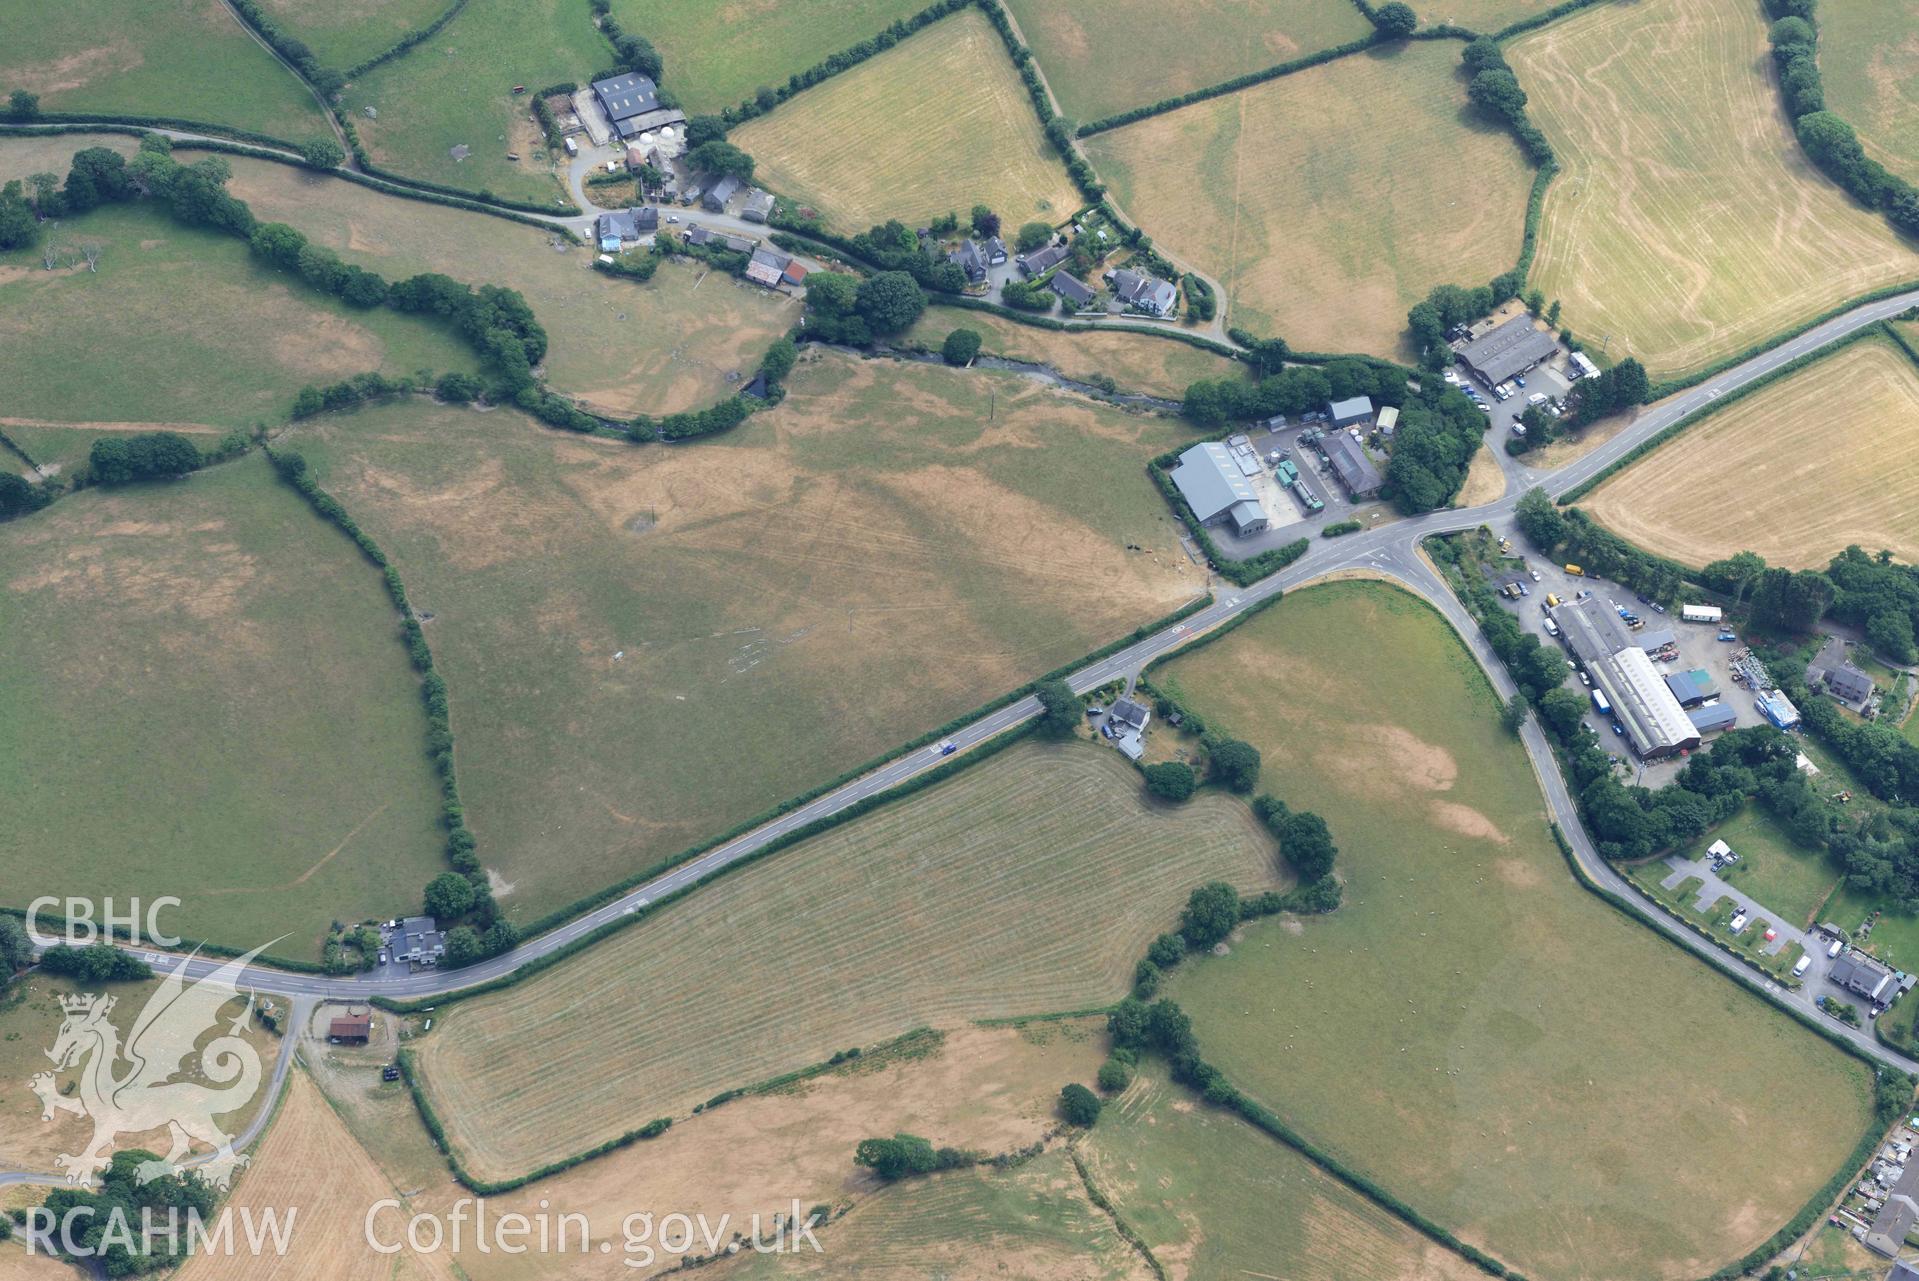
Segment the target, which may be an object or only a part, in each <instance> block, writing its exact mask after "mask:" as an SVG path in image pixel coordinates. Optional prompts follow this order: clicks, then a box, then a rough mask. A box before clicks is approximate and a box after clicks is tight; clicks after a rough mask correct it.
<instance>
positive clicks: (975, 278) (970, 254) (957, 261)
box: [946, 240, 986, 285]
mask: <svg viewBox="0 0 1919 1281" xmlns="http://www.w3.org/2000/svg"><path fill="white" fill-rule="evenodd" d="M946 261H948V262H950V263H952V264H953V265H954V266H955V267H958V268H959V269H960V270H961V271H963V272H965V273H966V279H967V281H968V283H970V284H975V285H977V284H979V283H981V282H982V281H984V280H985V279H986V257H985V255H983V254H981V253H980V251H979V246H978V245H976V244H974V243H973V242H972V241H970V240H962V241H960V246H959V248H958V249H955V250H954V251H953V252H952V253H950V254H947V255H946Z"/></svg>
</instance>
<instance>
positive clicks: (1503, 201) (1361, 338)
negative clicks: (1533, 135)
mask: <svg viewBox="0 0 1919 1281" xmlns="http://www.w3.org/2000/svg"><path fill="white" fill-rule="evenodd" d="M1458 64H1459V52H1458V46H1457V45H1456V44H1454V43H1452V42H1450V41H1416V42H1413V43H1411V44H1404V45H1397V46H1390V47H1384V48H1380V49H1376V50H1372V51H1369V52H1367V53H1364V54H1360V55H1357V56H1354V57H1350V58H1342V59H1340V60H1339V61H1337V62H1333V63H1329V64H1327V65H1325V66H1320V67H1314V68H1311V69H1310V70H1306V71H1301V72H1298V73H1296V74H1294V75H1290V76H1286V77H1284V78H1282V79H1279V80H1274V81H1269V82H1267V83H1266V84H1263V85H1258V86H1255V87H1254V88H1251V89H1246V90H1243V91H1241V92H1239V93H1235V94H1229V95H1227V96H1226V97H1223V98H1214V99H1211V100H1209V101H1206V102H1201V103H1195V104H1194V105H1192V106H1190V107H1183V108H1181V109H1180V110H1178V111H1172V112H1168V113H1166V114H1165V115H1161V116H1154V117H1152V118H1150V119H1147V120H1142V121H1140V122H1139V123H1137V124H1132V125H1128V126H1126V127H1125V128H1123V129H1115V130H1113V131H1111V132H1109V133H1103V134H1098V135H1096V136H1095V137H1092V138H1089V139H1087V141H1086V143H1085V148H1086V152H1087V156H1088V157H1089V159H1091V161H1092V162H1093V164H1094V166H1095V167H1096V168H1098V169H1099V171H1100V173H1101V175H1102V176H1103V177H1105V179H1106V180H1107V181H1108V182H1109V183H1110V184H1111V186H1112V188H1113V191H1114V193H1115V195H1116V196H1117V197H1118V199H1119V201H1120V203H1121V205H1122V206H1123V207H1124V208H1125V210H1126V212H1127V213H1128V214H1129V215H1130V216H1132V217H1133V218H1134V219H1136V220H1137V221H1138V222H1139V224H1140V225H1141V226H1142V227H1144V228H1146V230H1148V231H1149V232H1151V233H1152V235H1153V237H1154V239H1155V240H1156V241H1157V242H1158V243H1159V244H1161V245H1162V246H1164V247H1165V248H1167V249H1169V250H1171V251H1172V252H1173V253H1175V254H1176V255H1178V256H1180V257H1182V258H1184V259H1187V260H1188V261H1191V262H1194V263H1197V264H1198V265H1199V266H1201V267H1202V268H1204V269H1205V270H1207V271H1208V272H1209V273H1210V274H1211V275H1213V276H1214V277H1215V278H1216V279H1218V280H1219V281H1220V283H1221V284H1222V285H1223V286H1224V288H1225V290H1226V295H1227V298H1226V301H1227V303H1228V314H1229V318H1233V319H1234V320H1235V323H1237V324H1241V325H1245V326H1248V327H1250V328H1252V329H1254V330H1256V331H1259V332H1264V333H1277V334H1280V335H1283V336H1284V337H1285V338H1286V339H1287V341H1289V342H1290V343H1292V344H1293V345H1294V346H1295V347H1298V348H1300V349H1302V350H1312V351H1365V352H1371V353H1373V354H1375V355H1380V356H1394V357H1397V356H1400V355H1402V354H1404V353H1402V352H1401V350H1400V344H1401V342H1402V334H1401V331H1402V330H1403V329H1404V327H1405V323H1406V310H1407V308H1408V307H1410V306H1412V304H1413V303H1415V302H1417V301H1419V300H1420V299H1421V298H1423V297H1425V295H1426V293H1427V291H1428V290H1430V289H1431V288H1432V287H1433V286H1434V285H1437V284H1442V283H1445V282H1449V281H1450V282H1459V281H1477V280H1487V279H1490V278H1491V277H1493V276H1495V275H1497V274H1499V273H1500V272H1502V271H1506V270H1508V269H1510V268H1511V267H1512V265H1513V262H1514V261H1515V260H1516V259H1517V258H1518V256H1519V244H1520V238H1521V232H1522V230H1523V226H1522V224H1523V220H1524V214H1525V207H1526V192H1527V189H1528V186H1529V184H1530V183H1531V180H1532V175H1531V170H1530V169H1529V168H1528V167H1527V165H1526V162H1525V159H1524V157H1523V156H1521V155H1520V153H1519V149H1518V148H1517V147H1516V146H1514V145H1513V141H1512V139H1511V138H1510V137H1509V136H1507V134H1506V133H1505V132H1504V131H1503V130H1500V129H1496V128H1493V127H1491V126H1488V125H1485V124H1483V123H1481V122H1479V121H1477V120H1476V119H1474V118H1472V117H1470V116H1469V115H1468V113H1467V105H1466V95H1465V91H1464V89H1463V88H1462V87H1461V84H1460V82H1459V79H1458V76H1457V75H1456V69H1457V67H1458ZM1388 120H1389V121H1392V122H1393V127H1392V128H1390V129H1388V128H1382V127H1381V126H1380V122H1381V121H1388Z"/></svg>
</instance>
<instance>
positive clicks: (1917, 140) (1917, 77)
mask: <svg viewBox="0 0 1919 1281" xmlns="http://www.w3.org/2000/svg"><path fill="white" fill-rule="evenodd" d="M1819 78H1820V79H1821V80H1822V81H1823V82H1824V84H1825V87H1826V106H1827V109H1828V110H1831V111H1834V112H1836V113H1838V114H1839V116H1841V117H1842V118H1843V119H1844V120H1845V121H1846V123H1847V124H1850V125H1851V126H1852V127H1853V128H1854V129H1855V130H1857V131H1858V134H1859V141H1860V142H1862V143H1864V144H1865V147H1866V151H1867V153H1868V154H1869V155H1871V156H1872V157H1873V158H1874V159H1875V160H1878V161H1879V162H1880V163H1882V164H1884V165H1885V166H1886V167H1887V168H1889V169H1891V170H1892V171H1893V172H1894V173H1896V174H1899V175H1900V176H1901V177H1904V178H1907V179H1912V178H1914V177H1919V14H1916V13H1915V12H1914V10H1913V8H1912V6H1911V5H1909V4H1902V3H1900V0H1849V3H1845V4H1829V5H1826V6H1824V7H1822V8H1821V9H1820V10H1819Z"/></svg>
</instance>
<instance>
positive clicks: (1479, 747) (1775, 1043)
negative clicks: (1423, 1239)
mask: <svg viewBox="0 0 1919 1281" xmlns="http://www.w3.org/2000/svg"><path fill="white" fill-rule="evenodd" d="M1355 638H1364V646H1365V652H1366V654H1367V656H1368V660H1370V661H1362V662H1360V663H1355V662H1354V661H1353V645H1354V640H1355ZM1158 679H1159V680H1160V681H1161V682H1162V684H1164V685H1165V686H1166V687H1168V688H1170V689H1172V690H1175V691H1177V692H1178V694H1179V695H1180V697H1181V699H1182V700H1183V701H1184V702H1186V703H1187V705H1189V706H1190V707H1192V708H1193V709H1194V710H1195V711H1197V712H1199V713H1200V714H1201V715H1203V716H1204V717H1205V719H1206V721H1207V723H1208V724H1209V725H1213V726H1217V727H1219V728H1220V729H1221V730H1223V731H1225V732H1227V733H1235V734H1243V735H1245V736H1246V737H1247V738H1248V739H1250V740H1251V741H1252V742H1253V743H1254V744H1255V745H1256V746H1257V747H1259V748H1260V749H1261V751H1262V752H1264V754H1265V760H1266V772H1267V776H1268V778H1269V779H1274V780H1283V781H1279V782H1278V784H1277V785H1278V789H1279V791H1280V792H1281V794H1283V795H1285V796H1287V797H1289V798H1291V799H1294V800H1296V801H1299V802H1303V803H1310V804H1311V806H1312V808H1313V809H1315V810H1317V811H1319V812H1320V813H1322V814H1323V815H1324V816H1325V818H1326V821H1327V823H1328V824H1329V825H1330V826H1331V828H1332V832H1333V837H1334V839H1335V840H1336V841H1337V842H1338V844H1339V847H1340V868H1341V875H1342V876H1343V878H1344V881H1345V902H1344V905H1343V906H1342V907H1341V908H1340V909H1339V910H1338V911H1337V912H1335V913H1333V914H1332V915H1330V916H1327V917H1315V918H1310V919H1307V920H1304V921H1300V922H1297V923H1285V922H1270V923H1267V922H1262V923H1259V924H1256V925H1253V926H1250V927H1248V928H1247V929H1246V930H1245V931H1244V932H1243V933H1242V935H1241V937H1240V938H1239V939H1238V941H1237V942H1236V943H1235V944H1234V947H1233V954H1232V955H1231V956H1229V957H1226V958H1224V959H1214V958H1207V959H1204V960H1201V961H1199V962H1198V963H1197V964H1195V963H1193V962H1190V961H1189V962H1188V963H1187V965H1186V966H1185V967H1183V969H1182V971H1181V972H1180V973H1179V974H1178V975H1177V976H1175V978H1174V980H1173V982H1172V983H1171V984H1170V994H1171V995H1172V996H1173V998H1174V999H1175V1000H1177V1001H1178V1002H1179V1003H1180V1004H1181V1005H1182V1006H1183V1007H1184V1008H1185V1009H1186V1010H1187V1012H1188V1013H1190V1014H1191V1015H1192V1018H1193V1022H1194V1027H1195V1030H1196V1031H1197V1032H1198V1034H1199V1039H1200V1043H1201V1045H1202V1046H1203V1047H1204V1049H1205V1051H1206V1056H1207V1058H1208V1059H1209V1060H1210V1061H1212V1062H1214V1063H1216V1064H1217V1065H1218V1066H1219V1067H1220V1069H1221V1070H1222V1071H1224V1072H1225V1073H1226V1074H1227V1076H1228V1077H1230V1078H1231V1079H1232V1080H1233V1081H1234V1083H1235V1084H1237V1085H1238V1086H1239V1087H1240V1088H1242V1089H1244V1090H1246V1091H1247V1092H1248V1093H1249V1094H1251V1095H1253V1096H1254V1097H1256V1098H1258V1099H1260V1100H1261V1101H1262V1102H1264V1103H1266V1104H1267V1105H1268V1106H1270V1107H1272V1108H1273V1109H1274V1110H1275V1111H1277V1112H1278V1113H1279V1114H1280V1115H1281V1116H1282V1117H1284V1118H1285V1119H1286V1121H1287V1122H1288V1123H1289V1124H1291V1125H1292V1126H1294V1127H1295V1128H1296V1129H1298V1130H1299V1131H1300V1132H1302V1133H1303V1134H1305V1135H1306V1136H1307V1137H1308V1138H1311V1139H1312V1140H1314V1141H1315V1142H1317V1143H1319V1144H1322V1145H1323V1146H1325V1147H1326V1148H1327V1149H1329V1150H1330V1151H1331V1152H1333V1153H1334V1154H1336V1155H1337V1156H1339V1157H1340V1158H1341V1159H1343V1160H1344V1161H1346V1162H1348V1163H1349V1164H1351V1165H1352V1166H1354V1167H1355V1168H1357V1169H1359V1170H1360V1171H1363V1172H1364V1173H1366V1174H1368V1175H1370V1176H1371V1177H1373V1178H1375V1179H1377V1180H1378V1181H1379V1182H1380V1184H1381V1185H1383V1186H1384V1187H1385V1188H1387V1189H1388V1190H1390V1191H1391V1192H1393V1193H1394V1194H1395V1195H1397V1196H1399V1197H1402V1198H1404V1199H1405V1200H1406V1201H1407V1202H1408V1203H1410V1204H1411V1205H1412V1206H1414V1207H1415V1208H1417V1209H1419V1210H1420V1211H1422V1212H1423V1213H1425V1214H1427V1215H1430V1216H1431V1217H1432V1218H1434V1219H1436V1220H1437V1221H1438V1222H1440V1223H1442V1224H1444V1225H1445V1226H1447V1227H1448V1228H1450V1229H1452V1230H1453V1231H1455V1232H1457V1233H1458V1234H1459V1235H1460V1236H1461V1237H1462V1238H1463V1239H1465V1240H1468V1241H1471V1242H1472V1243H1473V1244H1475V1245H1478V1246H1480V1247H1482V1248H1484V1249H1486V1250H1489V1251H1491V1252H1492V1253H1493V1254H1495V1255H1497V1256H1498V1257H1499V1258H1501V1259H1502V1260H1504V1261H1505V1262H1507V1263H1509V1264H1511V1265H1513V1266H1514V1267H1516V1268H1518V1269H1520V1270H1522V1271H1524V1272H1525V1273H1526V1274H1527V1275H1529V1276H1571V1275H1577V1276H1585V1277H1591V1278H1595V1281H1597V1279H1598V1278H1604V1277H1620V1278H1633V1279H1635V1281H1649V1279H1651V1278H1679V1277H1691V1276H1699V1275H1702V1274H1704V1273H1707V1272H1710V1271H1712V1270H1713V1269H1714V1268H1716V1267H1719V1266H1720V1265H1722V1264H1724V1263H1726V1262H1727V1261H1729V1260H1731V1259H1733V1258H1736V1257H1738V1256H1739V1255H1741V1254H1743V1253H1744V1252H1745V1251H1747V1250H1749V1249H1751V1248H1752V1247H1754V1246H1756V1245H1757V1244H1759V1242H1761V1241H1762V1240H1764V1239H1765V1238H1766V1237H1767V1236H1768V1235H1769V1234H1770V1233H1772V1232H1773V1231H1774V1230H1775V1229H1777V1228H1778V1227H1779V1226H1780V1225H1781V1224H1783V1223H1784V1222H1785V1221H1786V1220H1787V1219H1789V1218H1790V1217H1791V1216H1792V1215H1793V1214H1795V1213H1796V1212H1798V1210H1799V1209H1800V1208H1801V1207H1802V1206H1803V1205H1804V1204H1805V1202H1806V1199H1807V1198H1808V1197H1810V1196H1811V1195H1812V1194H1813V1192H1814V1191H1815V1190H1816V1189H1817V1188H1818V1187H1819V1186H1820V1185H1821V1184H1822V1183H1823V1182H1824V1181H1825V1180H1826V1179H1827V1178H1828V1177H1830V1175H1831V1174H1832V1172H1833V1171H1834V1169H1836V1168H1837V1166H1838V1164H1839V1162H1840V1161H1841V1160H1842V1159H1844V1157H1845V1156H1846V1154H1847V1153H1848V1152H1849V1151H1850V1150H1851V1148H1852V1146H1853V1144H1854V1143H1855V1142H1857V1141H1858V1138H1859V1135H1860V1133H1861V1131H1862V1130H1863V1129H1864V1128H1865V1126H1866V1125H1867V1124H1868V1122H1869V1119H1870V1116H1871V1106H1870V1094H1871V1081H1870V1074H1869V1073H1868V1072H1867V1070H1866V1069H1865V1068H1864V1066H1863V1065H1861V1064H1860V1063H1858V1062H1857V1061H1856V1060H1854V1059H1852V1058H1850V1057H1848V1056H1846V1055H1844V1054H1842V1053H1840V1052H1839V1051H1837V1050H1835V1049H1834V1048H1832V1047H1831V1046H1829V1045H1827V1044H1826V1043H1824V1042H1823V1041H1821V1040H1820V1039H1819V1038H1818V1037H1816V1036H1815V1035H1814V1034H1813V1033H1812V1032H1810V1031H1809V1030H1807V1029H1805V1028H1803V1027H1801V1026H1800V1025H1799V1024H1798V1023H1797V1022H1795V1021H1794V1020H1792V1019H1790V1018H1787V1017H1785V1016H1783V1015H1781V1014H1778V1013H1776V1012H1774V1011H1773V1010H1772V1009H1771V1008H1770V1007H1769V1006H1768V1005H1767V1004H1766V1003H1765V1002H1763V1001H1761V1000H1760V999H1759V998H1757V997H1754V996H1752V995H1750V994H1748V993H1747V992H1746V991H1745V990H1744V989H1743V988H1741V987H1740V986H1739V985H1737V984H1735V983H1733V982H1731V981H1729V980H1727V979H1726V978H1724V977H1723V976H1720V975H1718V974H1715V973H1713V972H1711V971H1709V970H1707V969H1705V968H1704V967H1702V966H1701V965H1700V964H1699V963H1698V962H1697V961H1696V960H1694V959H1693V958H1691V957H1689V956H1687V955H1686V954H1684V953H1683V952H1682V951H1681V950H1680V949H1678V948H1676V947H1674V946H1673V945H1672V944H1671V943H1669V942H1667V941H1666V940H1665V939H1663V938H1661V937H1660V936H1659V935H1657V934H1656V933H1655V932H1653V931H1652V930H1649V929H1647V928H1645V927H1643V926H1641V925H1638V924H1635V923H1633V922H1631V921H1629V920H1627V919H1625V918H1624V917H1622V916H1621V915H1620V914H1618V913H1617V912H1614V911H1613V910H1612V909H1611V908H1609V907H1607V906H1606V905H1605V904H1604V903H1602V902H1600V901H1599V900H1598V899H1597V898H1594V897H1592V896H1590V895H1588V894H1587V893H1586V892H1585V891H1583V890H1581V889H1580V888H1579V887H1578V886H1577V885H1576V884H1575V883H1574V881H1573V879H1572V876H1571V874H1570V872H1569V871H1568V869H1567V867H1566V864H1565V861H1564V859H1563V858H1562V857H1561V855H1560V854H1559V852H1558V850H1557V848H1556V847H1555V846H1554V845H1553V843H1552V841H1551V840H1550V838H1549V835H1548V833H1547V830H1546V824H1545V816H1544V814H1543V813H1542V804H1541V800H1540V795H1539V790H1538V785H1537V783H1536V781H1535V779H1534V776H1533V773H1532V770H1531V769H1530V768H1529V766H1528V763H1527V760H1526V757H1525V755H1524V754H1523V752H1522V751H1521V749H1520V747H1519V745H1518V744H1517V742H1515V741H1514V739H1513V738H1512V737H1511V736H1510V735H1508V734H1507V733H1506V732H1505V731H1503V730H1502V729H1501V728H1500V727H1499V723H1498V716H1497V712H1498V707H1497V700H1496V699H1495V698H1494V697H1493V695H1492V692H1491V690H1490V688H1489V687H1488V686H1487V684H1486V682H1485V679H1484V677H1483V675H1482V674H1481V673H1480V671H1479V670H1478V668H1477V667H1476V665H1475V664H1474V663H1473V661H1472V660H1471V658H1470V657H1469V656H1468V654H1467V653H1466V651H1465V648H1464V646H1463V645H1462V644H1461V642H1460V640H1459V638H1458V637H1457V636H1456V635H1455V634H1454V633H1453V632H1452V631H1451V630H1450V629H1449V628H1448V627H1447V626H1446V624H1445V622H1444V621H1443V620H1442V619H1441V618H1440V617H1439V616H1438V615H1437V614H1436V613H1434V612H1433V611H1432V609H1431V608H1430V607H1428V606H1427V605H1425V604H1424V603H1422V602H1420V601H1418V600H1416V599H1414V598H1412V597H1410V596H1408V595H1406V594H1404V593H1402V592H1400V591H1398V590H1396V589H1393V588H1390V587H1385V586H1381V585H1378V584H1372V583H1340V584H1336V585H1333V586H1327V587H1318V588H1312V589H1309V590H1307V591H1303V592H1296V593H1294V594H1291V595H1289V596H1288V597H1287V599H1286V601H1285V602H1284V603H1283V604H1281V605H1280V606H1279V607H1277V608H1275V609H1273V610H1271V611H1269V612H1267V613H1265V614H1263V615H1261V616H1260V617H1259V618H1257V619H1255V620H1254V621H1253V622H1251V623H1249V624H1247V625H1246V626H1244V627H1242V628H1240V629H1239V630H1238V631H1236V632H1234V633H1232V634H1231V635H1229V636H1227V637H1225V638H1223V639H1221V640H1220V641H1218V642H1217V643H1215V644H1213V645H1210V646H1207V647H1206V648H1204V649H1202V650H1199V651H1197V652H1195V653H1193V654H1192V655H1190V656H1188V657H1185V658H1179V659H1175V660H1173V661H1172V662H1171V663H1170V664H1168V665H1167V666H1165V667H1163V668H1161V669H1159V675H1158ZM1647 1063H1657V1064H1659V1065H1660V1071H1659V1081H1660V1085H1659V1094H1658V1101H1657V1104H1656V1105H1652V1104H1649V1102H1648V1095H1647V1092H1646V1082H1645V1078H1644V1076H1643V1074H1642V1073H1641V1072H1639V1071H1638V1070H1637V1067H1636V1066H1635V1065H1642V1064H1647ZM1781 1081H1791V1082H1793V1087H1792V1089H1790V1090H1782V1089H1781V1088H1780V1084H1779V1083H1780V1082H1781ZM1760 1152H1791V1153H1793V1159H1792V1160H1790V1161H1778V1160H1756V1159H1754V1154H1755V1153H1760ZM1568 1153H1577V1154H1578V1155H1579V1159H1577V1160H1569V1159H1568V1158H1567V1154H1568Z"/></svg>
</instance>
